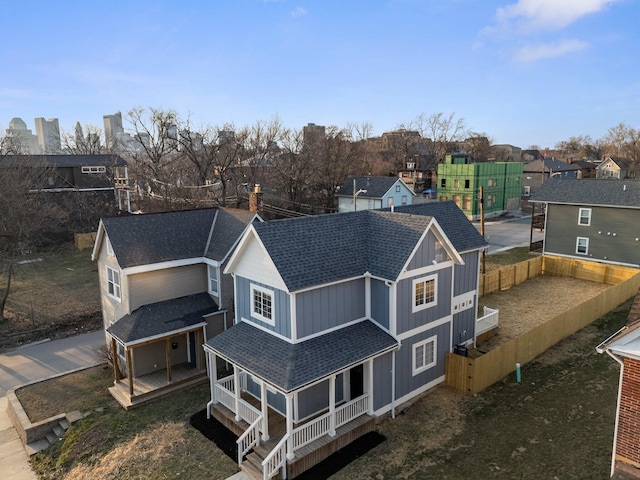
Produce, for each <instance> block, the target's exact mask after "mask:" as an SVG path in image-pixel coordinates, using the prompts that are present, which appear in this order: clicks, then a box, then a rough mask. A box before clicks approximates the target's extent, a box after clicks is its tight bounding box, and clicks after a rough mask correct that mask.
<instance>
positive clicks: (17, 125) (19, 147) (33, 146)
mask: <svg viewBox="0 0 640 480" xmlns="http://www.w3.org/2000/svg"><path fill="white" fill-rule="evenodd" d="M6 133H7V137H8V138H9V139H10V142H11V143H12V146H13V150H14V153H17V154H23V155H37V154H40V153H42V152H41V151H40V144H39V143H38V137H37V135H34V134H33V132H32V131H31V130H29V129H28V128H27V124H26V123H24V121H23V120H22V119H21V118H19V117H14V118H12V119H11V121H10V122H9V128H7V130H6Z"/></svg>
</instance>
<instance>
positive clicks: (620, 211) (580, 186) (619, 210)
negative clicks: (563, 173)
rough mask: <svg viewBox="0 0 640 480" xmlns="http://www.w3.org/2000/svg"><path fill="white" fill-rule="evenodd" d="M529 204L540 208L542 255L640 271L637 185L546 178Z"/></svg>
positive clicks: (639, 213)
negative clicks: (543, 214)
mask: <svg viewBox="0 0 640 480" xmlns="http://www.w3.org/2000/svg"><path fill="white" fill-rule="evenodd" d="M529 201H530V202H532V203H543V204H545V205H546V218H545V226H544V253H545V254H548V255H560V256H564V257H574V258H580V259H587V260H593V261H597V262H603V263H612V264H617V265H626V266H631V267H640V182H636V181H631V180H623V181H620V180H605V179H602V180H599V179H580V180H575V179H558V178H552V179H549V180H548V181H546V182H545V183H544V185H542V187H540V189H539V190H538V191H537V192H536V194H535V195H534V196H533V197H532V198H531V199H530V200H529Z"/></svg>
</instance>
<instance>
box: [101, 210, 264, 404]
mask: <svg viewBox="0 0 640 480" xmlns="http://www.w3.org/2000/svg"><path fill="white" fill-rule="evenodd" d="M256 220H259V217H258V216H257V215H256V214H254V213H250V212H247V211H244V210H235V209H227V208H210V209H202V210H188V211H177V212H166V213H152V214H142V215H127V216H121V217H113V218H103V219H102V220H101V221H100V225H99V227H98V233H97V238H96V242H95V246H94V250H93V253H92V259H93V260H95V261H97V264H98V272H99V278H100V292H101V298H102V316H103V321H104V328H105V332H106V336H107V343H108V346H109V347H110V349H111V351H112V353H113V358H114V363H115V365H114V367H115V368H114V374H115V381H114V385H113V387H111V388H110V392H111V394H112V395H113V396H114V397H115V398H116V400H118V402H120V404H121V405H122V406H123V407H125V408H129V407H132V406H135V405H139V404H141V403H144V402H145V401H147V400H149V399H151V398H154V397H155V396H158V395H159V394H164V393H168V392H170V391H173V390H176V389H178V388H183V387H185V386H187V385H191V384H193V383H195V382H198V381H203V380H205V379H206V368H205V360H204V355H203V349H202V345H203V343H204V342H205V341H206V340H207V338H210V337H212V336H214V335H217V334H218V333H220V332H222V331H224V330H225V329H226V328H227V327H229V326H231V324H232V323H233V305H234V302H233V279H232V278H231V277H230V276H229V275H224V274H223V273H222V270H223V268H224V266H225V265H226V262H227V261H228V259H229V256H230V254H231V251H232V250H233V248H234V247H235V245H236V244H237V242H238V240H239V239H240V237H241V235H242V234H243V232H244V230H245V229H246V228H247V226H248V225H249V224H250V223H251V222H253V221H256Z"/></svg>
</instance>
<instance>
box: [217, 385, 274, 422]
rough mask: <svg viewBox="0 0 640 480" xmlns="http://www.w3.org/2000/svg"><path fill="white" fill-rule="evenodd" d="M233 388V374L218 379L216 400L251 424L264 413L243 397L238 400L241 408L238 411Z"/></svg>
mask: <svg viewBox="0 0 640 480" xmlns="http://www.w3.org/2000/svg"><path fill="white" fill-rule="evenodd" d="M240 384H242V380H241V381H240ZM233 388H234V384H233V376H229V377H226V378H223V379H220V380H218V381H217V382H216V384H215V387H214V393H215V397H216V401H218V402H219V403H221V404H222V405H224V406H225V407H227V408H228V409H229V410H231V411H232V412H233V413H235V414H236V415H238V416H239V417H240V418H241V419H242V420H244V421H245V422H247V423H248V424H250V425H251V424H252V423H254V422H255V421H256V419H257V418H258V417H260V416H261V415H262V413H261V412H260V410H258V409H257V408H255V407H254V406H253V405H251V404H250V403H248V402H246V401H245V400H242V399H240V401H239V402H238V403H239V408H238V411H237V412H236V397H235V394H234V391H233Z"/></svg>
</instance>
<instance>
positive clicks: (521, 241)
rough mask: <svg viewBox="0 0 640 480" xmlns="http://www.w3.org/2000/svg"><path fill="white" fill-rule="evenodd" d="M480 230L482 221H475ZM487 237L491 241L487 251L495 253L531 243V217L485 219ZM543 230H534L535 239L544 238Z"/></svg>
mask: <svg viewBox="0 0 640 480" xmlns="http://www.w3.org/2000/svg"><path fill="white" fill-rule="evenodd" d="M473 225H474V226H475V227H476V228H477V229H478V231H480V222H473ZM484 231H485V238H486V239H487V242H489V250H488V251H487V253H495V252H498V251H501V250H505V249H507V248H511V247H523V246H526V245H529V236H530V233H531V217H524V218H516V219H509V220H500V221H497V222H493V221H485V223H484ZM543 236H544V234H543V232H539V231H538V230H534V232H533V241H534V242H536V241H538V240H542V239H543Z"/></svg>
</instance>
